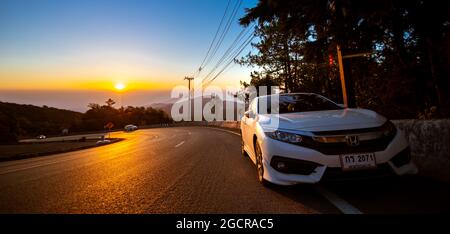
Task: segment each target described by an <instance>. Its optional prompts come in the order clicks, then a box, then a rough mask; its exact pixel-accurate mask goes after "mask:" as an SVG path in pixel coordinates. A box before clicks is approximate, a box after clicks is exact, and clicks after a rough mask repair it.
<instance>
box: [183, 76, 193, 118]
mask: <svg viewBox="0 0 450 234" xmlns="http://www.w3.org/2000/svg"><path fill="white" fill-rule="evenodd" d="M184 79H185V80H187V81H188V89H189V104H188V108H189V111H188V113H189V119H191V118H192V116H191V81H192V80H194V77H188V76H186V77H184Z"/></svg>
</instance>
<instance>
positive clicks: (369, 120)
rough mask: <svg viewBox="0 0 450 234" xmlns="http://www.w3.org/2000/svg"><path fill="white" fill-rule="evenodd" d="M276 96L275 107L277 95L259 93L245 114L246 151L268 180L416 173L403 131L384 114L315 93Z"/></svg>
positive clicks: (313, 180) (294, 181) (262, 177)
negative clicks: (272, 100)
mask: <svg viewBox="0 0 450 234" xmlns="http://www.w3.org/2000/svg"><path fill="white" fill-rule="evenodd" d="M277 96H278V97H279V106H278V108H277V110H274V111H273V112H272V111H271V108H270V105H271V104H270V103H271V98H274V97H275V96H273V95H271V96H270V95H269V96H261V97H257V98H255V99H253V100H252V102H251V103H250V105H249V110H248V111H247V112H246V113H245V115H244V116H243V117H242V119H241V135H242V153H243V154H244V155H248V156H249V157H250V159H251V160H252V161H253V163H254V164H256V168H257V175H258V179H259V181H260V182H261V183H263V184H264V185H267V184H270V183H274V184H279V185H293V184H299V183H318V182H320V181H321V180H343V179H359V178H375V177H384V176H388V175H404V174H415V173H417V167H416V166H415V165H414V163H413V162H412V161H411V155H410V150H409V145H408V143H407V141H406V139H405V137H404V136H403V134H402V132H401V131H400V130H399V129H397V128H396V126H395V125H394V124H393V123H392V122H391V121H389V120H387V119H386V118H385V117H383V116H381V115H379V114H377V113H375V112H374V111H371V110H367V109H352V108H344V107H342V106H340V105H338V104H336V103H334V102H332V101H331V100H329V99H327V98H325V97H323V96H321V95H318V94H313V93H293V94H280V95H277ZM260 103H266V104H267V105H266V104H264V105H261V106H263V108H267V109H266V110H264V111H262V110H260ZM271 113H274V114H271ZM275 113H276V114H275ZM277 120H278V126H277V127H276V128H274V126H272V125H274V124H273V123H274V121H277Z"/></svg>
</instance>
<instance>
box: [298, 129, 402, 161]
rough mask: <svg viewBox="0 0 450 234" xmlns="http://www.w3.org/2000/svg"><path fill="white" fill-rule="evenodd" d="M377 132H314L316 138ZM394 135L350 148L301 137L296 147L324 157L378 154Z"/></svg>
mask: <svg viewBox="0 0 450 234" xmlns="http://www.w3.org/2000/svg"><path fill="white" fill-rule="evenodd" d="M375 131H379V129H378V128H370V129H356V130H346V131H333V132H314V135H316V136H327V135H355V134H356V135H357V134H361V133H368V132H375ZM394 136H395V134H394V135H391V136H385V135H382V136H381V137H379V138H377V139H372V140H364V141H360V143H359V145H358V146H350V145H348V144H347V143H344V142H338V143H325V142H318V141H315V140H314V139H313V138H312V137H303V141H302V142H301V143H299V144H298V145H300V146H302V147H306V148H310V149H314V150H316V151H319V152H320V153H322V154H326V155H340V154H352V153H368V152H378V151H383V150H385V149H386V148H387V147H388V145H389V143H390V142H391V141H392V139H393V138H394Z"/></svg>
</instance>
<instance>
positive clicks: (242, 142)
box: [241, 132, 247, 157]
mask: <svg viewBox="0 0 450 234" xmlns="http://www.w3.org/2000/svg"><path fill="white" fill-rule="evenodd" d="M241 136H242V132H241ZM241 154H242V156H244V157H247V153H245V149H244V138H242V137H241Z"/></svg>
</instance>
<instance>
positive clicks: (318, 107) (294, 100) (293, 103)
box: [263, 94, 343, 114]
mask: <svg viewBox="0 0 450 234" xmlns="http://www.w3.org/2000/svg"><path fill="white" fill-rule="evenodd" d="M263 98H265V99H264V100H263V101H265V103H266V105H267V108H266V109H267V113H268V114H270V113H272V110H271V107H270V106H271V96H267V97H263ZM263 105H264V104H263ZM341 109H343V108H342V107H340V106H338V105H337V104H336V103H334V102H332V101H330V100H328V99H326V98H324V97H322V96H320V95H316V94H292V95H280V96H279V105H278V107H277V109H276V110H274V112H275V113H280V114H285V113H295V112H310V111H325V110H341Z"/></svg>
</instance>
